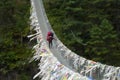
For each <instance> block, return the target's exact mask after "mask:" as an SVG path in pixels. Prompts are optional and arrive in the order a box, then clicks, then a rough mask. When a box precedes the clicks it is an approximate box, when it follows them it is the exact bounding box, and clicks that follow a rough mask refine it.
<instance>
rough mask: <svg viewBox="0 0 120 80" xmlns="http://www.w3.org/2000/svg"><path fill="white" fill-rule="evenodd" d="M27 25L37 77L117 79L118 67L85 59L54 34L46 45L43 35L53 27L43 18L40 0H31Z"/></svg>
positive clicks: (119, 79) (43, 79)
mask: <svg viewBox="0 0 120 80" xmlns="http://www.w3.org/2000/svg"><path fill="white" fill-rule="evenodd" d="M30 13H31V16H30V20H31V23H30V25H31V29H33V30H35V31H36V33H35V34H32V35H29V36H28V37H29V38H30V40H33V39H37V43H36V45H35V46H34V47H33V49H34V51H35V53H34V56H33V58H32V59H31V61H33V60H35V61H36V60H37V61H39V62H40V63H39V64H38V69H39V72H38V73H37V74H36V75H35V76H34V77H33V79H35V78H36V77H39V78H40V79H41V80H120V67H114V66H109V65H105V64H101V63H99V62H95V61H92V60H87V59H85V58H83V57H81V56H78V55H77V54H75V53H74V52H72V51H71V50H70V49H68V48H67V47H66V46H65V45H64V44H63V43H62V42H61V41H60V40H59V39H58V38H57V36H56V35H55V38H56V40H54V41H53V48H52V49H49V47H48V44H47V41H46V35H47V32H48V31H51V30H52V32H54V31H53V29H52V28H51V25H50V23H49V20H48V18H47V15H46V12H45V8H44V5H43V2H42V0H31V11H30Z"/></svg>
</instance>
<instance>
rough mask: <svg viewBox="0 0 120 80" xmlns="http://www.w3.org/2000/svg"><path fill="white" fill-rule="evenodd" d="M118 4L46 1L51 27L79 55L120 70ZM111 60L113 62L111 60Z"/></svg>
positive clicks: (84, 0) (89, 0)
mask: <svg viewBox="0 0 120 80" xmlns="http://www.w3.org/2000/svg"><path fill="white" fill-rule="evenodd" d="M119 3H120V1H119V0H94V1H93V0H63V1H61V0H52V1H51V0H44V4H45V8H46V12H47V15H48V18H49V20H50V23H51V25H52V27H53V29H54V31H55V32H56V34H57V35H58V37H59V38H60V40H61V41H62V42H63V43H64V44H65V45H67V47H68V48H70V49H72V50H73V51H75V52H76V53H77V54H78V55H81V56H83V57H86V58H88V59H92V60H95V61H100V62H102V63H105V64H111V65H115V66H119V65H120V64H119V62H118V61H119V60H120V58H119V57H120V48H119V47H120V27H119V25H120V20H119V19H120V16H119V14H120V10H119V6H120V4H119ZM111 59H112V60H111Z"/></svg>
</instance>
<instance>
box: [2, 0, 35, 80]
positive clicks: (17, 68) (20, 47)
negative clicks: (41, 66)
mask: <svg viewBox="0 0 120 80" xmlns="http://www.w3.org/2000/svg"><path fill="white" fill-rule="evenodd" d="M29 17H30V1H29V0H0V80H32V77H33V76H34V74H35V73H36V72H35V69H36V67H37V66H35V63H31V64H29V60H30V58H31V57H32V53H31V46H30V44H28V42H29V39H28V38H27V36H28V34H29V33H30V31H29V28H30V26H29Z"/></svg>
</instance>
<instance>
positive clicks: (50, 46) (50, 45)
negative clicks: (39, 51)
mask: <svg viewBox="0 0 120 80" xmlns="http://www.w3.org/2000/svg"><path fill="white" fill-rule="evenodd" d="M49 48H52V40H50V41H49Z"/></svg>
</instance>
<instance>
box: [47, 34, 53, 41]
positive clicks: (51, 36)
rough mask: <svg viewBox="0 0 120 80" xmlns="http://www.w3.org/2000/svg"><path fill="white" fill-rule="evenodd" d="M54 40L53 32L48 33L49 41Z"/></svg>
mask: <svg viewBox="0 0 120 80" xmlns="http://www.w3.org/2000/svg"><path fill="white" fill-rule="evenodd" d="M51 40H53V33H52V32H48V33H47V41H51Z"/></svg>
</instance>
